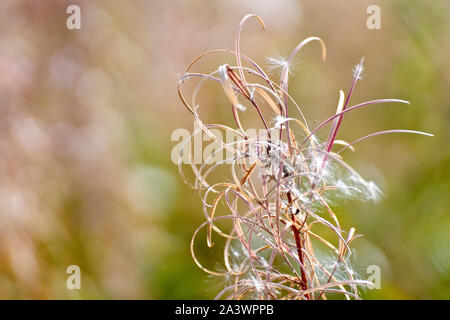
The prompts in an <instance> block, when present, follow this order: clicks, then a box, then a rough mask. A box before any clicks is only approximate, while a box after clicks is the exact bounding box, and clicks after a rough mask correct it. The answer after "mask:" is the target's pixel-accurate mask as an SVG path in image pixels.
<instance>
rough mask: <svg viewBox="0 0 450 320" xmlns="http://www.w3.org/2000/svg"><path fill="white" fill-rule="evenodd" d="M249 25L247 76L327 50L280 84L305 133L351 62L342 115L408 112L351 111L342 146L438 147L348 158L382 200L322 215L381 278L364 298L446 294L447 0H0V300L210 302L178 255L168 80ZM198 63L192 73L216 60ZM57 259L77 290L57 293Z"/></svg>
mask: <svg viewBox="0 0 450 320" xmlns="http://www.w3.org/2000/svg"><path fill="white" fill-rule="evenodd" d="M69 4H77V5H79V6H80V7H81V30H68V29H67V28H66V19H67V17H68V15H67V14H66V8H67V6H68V5H69ZM371 4H377V5H379V6H380V8H381V25H382V29H380V30H368V28H367V27H366V19H367V17H368V15H367V14H366V9H367V7H368V6H369V5H371ZM247 13H256V14H258V15H260V16H261V17H262V18H263V19H264V21H265V23H266V25H267V27H268V30H267V31H266V32H263V31H261V30H260V26H259V25H258V24H257V23H256V21H250V22H249V23H248V25H246V28H245V30H244V33H243V35H242V51H243V53H244V54H246V55H249V56H250V57H252V58H253V59H254V60H255V61H256V62H257V63H259V64H260V65H263V66H267V62H266V57H268V56H273V55H275V54H280V55H284V56H286V55H288V54H289V53H290V51H291V50H292V49H293V48H294V47H295V46H296V45H297V43H298V42H300V41H301V40H303V39H304V38H306V37H308V36H312V35H315V36H319V37H321V38H322V39H323V40H324V41H325V43H326V45H327V50H328V57H327V60H326V62H325V63H322V62H321V61H320V57H319V54H320V52H319V48H318V46H317V45H311V46H309V47H307V48H305V49H304V51H303V52H302V53H301V54H300V55H299V57H298V58H297V60H296V62H297V63H296V68H295V73H294V76H293V78H292V82H291V84H290V92H291V94H292V95H293V96H294V98H295V99H296V101H297V102H298V103H299V104H301V105H302V106H303V110H304V112H305V114H306V115H307V117H308V118H309V120H310V124H311V125H314V124H318V123H320V121H321V120H323V119H325V118H326V117H327V116H329V115H331V114H332V113H334V112H335V108H336V102H337V99H338V90H339V89H343V90H344V91H348V87H349V86H350V82H351V77H352V68H353V66H354V65H355V64H357V63H358V62H359V60H360V58H361V57H362V56H364V57H365V67H366V69H365V72H364V75H363V76H364V78H363V80H362V81H361V82H360V83H358V86H357V89H356V92H355V93H354V95H353V97H352V102H353V103H357V102H362V101H365V100H370V99H375V98H399V99H406V100H409V101H411V106H397V105H387V106H383V107H378V108H371V109H368V110H365V111H360V112H357V113H355V114H349V115H348V116H346V118H345V120H344V125H343V127H342V129H341V131H340V136H339V137H340V138H342V139H346V140H349V141H352V140H354V139H356V138H358V137H360V136H362V135H365V134H368V133H370V132H373V131H377V130H386V129H392V128H401V129H414V130H423V131H427V132H430V133H433V134H435V135H436V137H435V138H426V137H421V136H415V135H390V136H388V135H386V136H380V137H376V138H373V139H372V140H367V141H365V142H362V143H360V144H358V145H356V149H357V152H356V153H355V154H352V153H346V154H345V158H346V160H347V161H348V162H349V163H350V164H352V165H353V166H354V167H355V168H356V169H357V170H358V171H359V172H361V173H362V174H363V176H365V177H367V178H370V179H373V180H374V181H376V182H377V183H378V184H379V186H380V187H381V188H382V190H383V192H384V194H385V196H384V198H383V199H382V200H381V201H380V202H379V203H376V204H373V203H349V204H346V205H342V206H340V207H338V208H336V210H337V212H338V213H339V214H340V215H341V217H342V219H343V220H342V226H343V227H344V228H345V229H348V228H349V227H352V226H354V227H356V229H357V231H358V232H359V233H362V234H364V238H362V239H358V240H357V241H355V243H354V245H355V248H356V250H357V252H358V255H357V257H356V259H355V265H356V271H358V272H359V274H360V275H361V276H363V277H366V276H367V275H366V273H365V270H366V267H367V266H368V265H372V264H376V265H379V266H380V267H381V275H382V280H381V289H379V290H368V291H366V292H365V293H363V297H364V298H367V299H374V298H378V299H433V298H443V299H449V298H450V274H449V273H450V246H449V244H450V232H449V231H450V215H449V213H450V210H449V207H450V169H449V168H450V147H449V142H450V130H449V126H448V124H449V120H450V90H449V89H450V60H449V59H448V57H449V56H450V38H449V34H450V2H449V1H448V0H434V1H425V0H417V1H400V0H398V1H396V0H383V1H377V0H372V1H365V0H360V1H345V0H339V1H337V0H327V1H324V0H307V1H305V0H304V1H301V0H283V1H272V0H249V1H241V0H227V1H219V0H214V1H213V0H210V1H199V0H192V1H189V0H171V1H163V0H152V1H150V0H149V1H144V0H135V1H125V0H115V1H112V0H110V1H92V0H90V1H87V0H86V1H76V0H72V1H62V0H42V1H31V0H3V1H1V2H0V71H1V73H0V177H1V178H0V298H2V299H6V298H19V299H25V298H26V299H30V298H38V299H54V298H59V299H80V298H82V299H97V298H106V299H109V298H126V299H131V298H137V299H143V298H146V299H148V298H149V299H204V298H208V299H209V298H213V297H214V295H215V293H217V291H218V289H219V288H220V285H221V284H220V281H218V280H214V279H212V278H210V277H208V276H207V275H206V274H205V273H203V272H202V271H201V270H200V269H199V268H197V266H196V265H195V264H194V262H193V261H192V258H191V256H190V253H189V241H190V239H191V236H192V233H193V232H194V230H195V229H196V227H197V226H198V225H199V224H200V223H201V222H202V221H203V213H202V211H201V201H200V198H199V197H198V196H197V193H196V192H195V191H194V190H192V189H190V188H189V187H188V186H186V185H184V183H183V182H182V180H181V178H180V177H179V174H178V169H177V167H176V165H174V164H173V163H172V162H171V161H170V155H171V149H172V147H173V146H174V145H175V142H172V141H170V136H171V133H172V131H173V130H174V129H176V128H187V129H189V130H192V128H193V126H192V120H193V119H192V116H191V114H190V113H188V112H187V110H185V108H184V107H183V106H182V104H181V103H180V102H179V100H178V97H177V93H176V85H177V77H178V76H179V75H180V74H182V73H183V72H184V70H185V68H186V67H187V65H188V63H189V62H190V61H191V60H192V58H194V57H195V56H196V55H198V54H200V53H202V52H204V51H206V50H209V49H216V48H227V49H233V48H234V36H235V32H236V30H237V25H238V23H239V21H240V19H241V18H242V17H243V16H244V15H245V14H247ZM208 61H209V64H204V65H203V67H204V69H202V70H200V69H196V71H202V72H211V71H213V70H214V69H216V68H217V66H219V65H221V64H222V63H223V60H222V59H221V58H220V57H219V56H215V57H214V58H210V59H209V60H208ZM272 76H273V77H274V78H275V77H276V75H272ZM206 95H207V93H206ZM206 99H208V97H206ZM209 99H210V100H211V101H219V100H220V99H219V98H215V97H209ZM214 99H215V100H214ZM225 105H226V103H225V99H222V100H221V101H220V102H217V103H216V104H211V105H209V106H208V107H204V108H203V109H202V110H203V112H205V117H206V119H207V120H208V121H211V122H213V121H214V122H218V121H221V120H223V119H225V118H226V119H228V118H229V115H228V112H227V111H226V110H228V109H227V108H225V107H224V106H225ZM224 110H225V111H224ZM323 134H326V131H324V133H323ZM204 258H205V259H209V263H211V264H214V263H215V261H219V258H220V255H219V254H217V255H216V256H213V255H206V253H205V257H204ZM72 264H76V265H78V266H80V268H81V272H82V289H81V290H68V289H66V285H65V283H66V278H67V276H68V275H67V274H66V268H67V266H69V265H72Z"/></svg>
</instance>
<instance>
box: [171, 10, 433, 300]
mask: <svg viewBox="0 0 450 320" xmlns="http://www.w3.org/2000/svg"><path fill="white" fill-rule="evenodd" d="M251 17H254V18H256V19H257V20H258V21H259V22H260V24H261V25H262V26H263V28H265V25H264V23H263V21H262V20H261V18H259V17H258V16H256V15H247V16H245V17H244V18H243V19H242V21H241V23H240V25H239V28H238V32H237V37H236V43H235V51H231V50H212V51H208V52H206V53H204V54H202V55H200V56H198V57H197V58H195V59H194V61H193V62H192V63H191V64H190V65H189V67H188V68H187V70H186V73H185V74H184V75H182V76H181V77H180V79H179V90H178V93H179V96H180V99H181V101H182V102H183V104H184V105H185V106H186V107H187V109H188V110H189V111H190V112H191V113H192V114H193V116H194V122H195V124H196V127H197V128H198V130H196V131H195V132H194V133H193V134H192V135H191V136H190V137H189V138H188V139H187V140H186V141H184V143H183V146H182V148H181V149H180V157H179V159H178V164H179V168H180V173H181V176H182V177H183V179H184V180H185V181H186V183H188V184H189V182H188V181H187V180H188V179H187V178H186V175H185V173H184V170H183V167H184V165H186V164H187V165H189V166H190V168H191V169H192V171H193V174H194V180H195V181H194V182H193V184H192V187H193V188H195V189H197V190H199V192H200V195H201V198H202V201H203V211H204V215H205V218H206V221H205V222H204V223H203V224H202V225H201V226H199V227H198V229H197V230H196V231H195V232H194V235H193V238H192V241H191V253H192V256H193V258H194V261H195V263H196V264H197V265H198V266H199V267H200V268H201V269H203V270H204V271H205V272H207V273H209V274H211V275H214V276H221V277H224V278H225V280H226V281H225V283H226V284H225V287H224V288H223V290H221V291H220V292H219V293H218V294H217V296H216V298H218V299H219V298H228V299H242V298H244V299H248V298H256V299H326V298H327V296H330V294H336V293H338V294H342V295H343V296H344V297H345V298H347V299H353V298H356V299H359V289H361V287H365V286H368V285H371V284H372V283H371V282H369V281H366V280H363V279H361V278H360V277H358V275H357V274H356V273H355V272H354V271H353V269H352V267H351V265H350V258H351V256H352V255H354V253H353V251H352V249H351V247H350V245H351V243H352V241H353V240H354V239H355V238H357V237H359V235H357V234H356V233H355V229H354V228H350V229H349V230H348V231H346V230H344V229H343V228H342V227H341V225H340V223H339V220H338V217H337V215H336V214H335V213H334V212H333V210H332V208H331V207H332V205H333V204H335V203H338V202H339V201H341V200H347V199H353V198H358V199H369V200H375V199H377V197H378V196H379V194H380V190H379V189H378V188H377V186H376V185H375V184H374V183H373V182H371V181H366V180H364V179H363V178H362V177H361V176H360V175H359V174H358V173H357V172H356V171H355V170H353V169H352V168H351V167H350V166H349V165H348V164H346V163H345V162H344V161H343V159H342V156H341V153H342V151H343V150H345V149H347V148H349V149H352V150H353V144H355V143H356V142H359V141H361V140H364V139H366V138H369V137H373V136H376V135H381V134H387V133H394V132H402V133H417V134H422V135H429V134H427V133H423V132H419V131H413V130H387V131H380V132H376V133H372V134H369V135H367V136H364V137H362V138H359V139H357V140H355V141H353V142H350V143H348V142H345V141H342V140H337V139H336V137H337V133H338V130H339V128H340V126H341V124H342V119H343V116H344V114H346V113H347V112H351V111H356V110H358V109H361V108H365V107H368V106H373V105H377V104H381V103H387V102H395V103H404V104H408V102H407V101H404V100H398V99H380V100H372V101H367V102H363V103H359V104H357V105H354V106H350V105H349V102H350V98H351V95H352V92H353V90H354V88H355V85H356V83H357V82H358V80H360V79H361V73H362V71H363V59H361V62H360V63H359V64H358V65H357V66H356V67H355V69H354V70H353V72H354V75H353V81H352V84H351V87H350V89H349V91H348V93H347V94H345V93H344V92H343V91H342V90H341V91H340V92H339V102H338V106H337V112H336V114H335V115H333V116H331V117H329V118H328V119H326V120H325V121H323V122H322V123H321V124H319V125H318V126H317V127H315V128H314V129H311V128H310V127H309V126H308V123H307V121H306V118H305V117H304V115H303V111H302V110H301V108H300V107H299V105H298V104H297V103H296V102H295V101H294V100H293V99H292V98H291V96H290V95H289V93H288V84H289V74H290V72H291V66H292V62H293V59H294V57H295V56H296V55H297V53H298V52H299V51H300V50H301V49H302V48H303V46H305V45H306V44H307V43H309V42H312V41H317V42H319V43H320V45H321V50H322V59H325V56H326V49H325V44H324V43H323V41H322V40H321V39H320V38H317V37H310V38H307V39H305V40H304V41H302V42H301V43H300V44H299V45H298V46H297V47H296V48H295V49H294V51H293V52H292V54H291V55H290V56H289V58H288V59H286V60H283V59H279V58H271V59H269V62H270V63H271V65H272V66H271V67H272V68H273V67H277V68H280V78H279V81H278V83H276V82H274V81H272V80H271V79H270V78H269V76H268V75H267V73H266V72H265V71H264V70H263V68H261V67H260V66H259V65H257V64H256V63H255V62H254V61H253V60H252V59H250V58H249V57H247V56H245V55H243V54H242V53H241V52H240V49H239V42H240V33H241V29H242V27H243V25H244V23H245V21H246V20H247V19H249V18H251ZM217 53H222V54H226V55H232V56H234V57H235V59H236V65H235V66H231V65H228V64H223V65H221V66H219V67H218V68H217V70H216V71H214V72H211V73H209V74H204V73H195V72H192V71H191V69H192V67H193V65H194V64H195V63H196V62H198V61H199V60H201V59H202V58H204V57H205V56H208V55H210V54H217ZM192 79H198V84H197V85H196V87H195V89H194V91H193V93H192V102H191V103H188V100H187V99H186V97H185V95H184V94H183V91H182V89H181V86H182V84H183V83H184V82H186V81H187V80H192ZM206 81H213V82H216V83H217V84H218V85H219V86H221V87H222V88H223V91H224V93H225V97H226V98H228V100H229V103H230V105H231V106H230V111H231V113H232V115H233V119H234V123H235V127H231V126H226V125H224V124H205V123H204V122H202V120H201V118H200V115H199V112H198V111H199V108H200V106H199V104H197V102H196V99H197V95H198V92H199V90H200V89H201V88H202V86H203V84H204V83H205V82H206ZM249 108H251V109H253V110H254V111H256V112H255V116H256V117H257V119H259V120H260V121H261V127H262V130H259V131H252V132H250V131H251V130H249V129H248V128H247V129H246V128H244V125H243V123H242V121H241V113H242V112H245V111H246V110H247V112H249V111H250V110H248V109H249ZM268 111H269V112H270V113H271V114H272V118H271V119H268V116H267V112H268ZM292 112H296V113H298V114H299V115H300V116H299V117H298V118H295V117H293V116H291V115H290V113H292ZM264 114H266V115H264ZM327 125H329V126H330V129H329V133H328V136H327V138H326V139H324V141H320V140H319V139H318V138H317V136H316V134H317V133H319V130H321V129H325V127H326V126H327ZM223 131H225V132H226V133H227V137H228V133H232V134H233V135H234V137H233V139H231V141H229V140H230V139H223V134H221V132H223ZM196 135H205V136H206V137H207V138H208V139H209V140H212V141H213V142H212V143H211V145H212V146H208V148H209V153H206V152H204V151H206V149H204V150H200V152H202V155H203V156H204V159H203V161H202V163H200V164H198V163H196V164H194V161H193V158H192V152H191V150H190V146H191V144H190V142H191V141H192V140H194V139H195V137H196ZM337 146H339V147H338V148H336V147H337ZM224 152H226V157H225V159H223V158H221V157H218V155H223V153H224ZM194 157H195V154H194ZM186 162H187V163H186ZM220 167H226V170H227V171H228V172H230V175H229V177H228V178H227V179H226V180H222V181H221V180H220V179H219V181H214V182H211V180H214V178H216V179H215V180H217V177H218V176H220V175H219V174H218V171H217V170H218V169H219V168H220ZM219 206H221V207H223V208H224V209H223V208H222V209H220V210H219V209H218V208H219ZM219 211H220V212H224V214H223V215H218V213H219ZM227 220H228V221H229V222H230V223H228V224H226V223H224V221H227ZM202 229H206V243H207V245H208V246H209V247H213V235H214V234H215V236H214V237H216V236H219V237H223V239H224V245H223V253H222V254H223V266H222V267H220V268H217V269H213V268H208V267H206V266H205V265H204V264H203V263H202V262H201V261H200V259H199V258H198V257H197V255H196V252H195V248H196V245H195V244H196V241H195V239H196V237H197V235H198V234H199V232H200V231H201V230H202ZM220 250H222V248H221V247H220ZM222 254H221V255H222Z"/></svg>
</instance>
